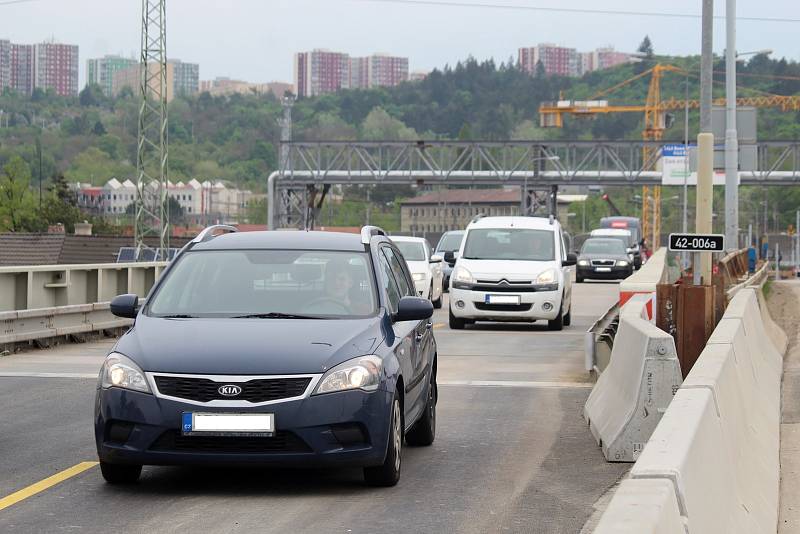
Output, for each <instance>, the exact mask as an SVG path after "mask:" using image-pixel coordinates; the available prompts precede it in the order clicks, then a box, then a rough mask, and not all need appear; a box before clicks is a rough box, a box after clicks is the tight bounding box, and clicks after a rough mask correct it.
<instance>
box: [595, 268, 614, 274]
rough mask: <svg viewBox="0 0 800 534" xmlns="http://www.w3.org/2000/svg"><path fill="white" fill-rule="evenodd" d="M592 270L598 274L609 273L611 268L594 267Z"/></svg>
mask: <svg viewBox="0 0 800 534" xmlns="http://www.w3.org/2000/svg"><path fill="white" fill-rule="evenodd" d="M594 270H595V271H597V272H598V273H610V272H611V267H595V268H594Z"/></svg>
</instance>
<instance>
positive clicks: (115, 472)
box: [100, 462, 142, 484]
mask: <svg viewBox="0 0 800 534" xmlns="http://www.w3.org/2000/svg"><path fill="white" fill-rule="evenodd" d="M100 473H101V474H102V475H103V478H104V479H105V480H106V482H108V483H109V484H133V483H134V482H136V481H137V480H139V475H141V474H142V466H141V465H129V464H110V463H108V462H100Z"/></svg>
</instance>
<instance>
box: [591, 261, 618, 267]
mask: <svg viewBox="0 0 800 534" xmlns="http://www.w3.org/2000/svg"><path fill="white" fill-rule="evenodd" d="M615 263H616V261H614V260H592V265H594V266H595V267H613V266H614V264H615Z"/></svg>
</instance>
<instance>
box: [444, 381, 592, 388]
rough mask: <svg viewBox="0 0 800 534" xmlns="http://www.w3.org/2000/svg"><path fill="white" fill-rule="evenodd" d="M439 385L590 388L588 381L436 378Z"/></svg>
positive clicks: (590, 384)
mask: <svg viewBox="0 0 800 534" xmlns="http://www.w3.org/2000/svg"><path fill="white" fill-rule="evenodd" d="M436 382H437V384H438V385H440V386H472V387H506V388H561V389H563V388H592V387H594V384H592V383H589V382H542V381H525V380H437V381H436Z"/></svg>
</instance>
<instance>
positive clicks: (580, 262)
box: [578, 260, 589, 267]
mask: <svg viewBox="0 0 800 534" xmlns="http://www.w3.org/2000/svg"><path fill="white" fill-rule="evenodd" d="M578 265H579V266H580V267H588V266H589V260H578Z"/></svg>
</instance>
